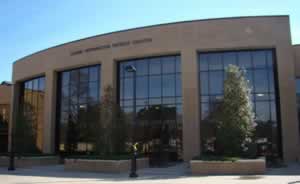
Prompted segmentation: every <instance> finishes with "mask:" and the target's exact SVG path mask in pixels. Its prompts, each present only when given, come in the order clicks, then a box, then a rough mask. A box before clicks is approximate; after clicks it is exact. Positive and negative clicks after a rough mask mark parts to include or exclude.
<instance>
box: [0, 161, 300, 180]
mask: <svg viewBox="0 0 300 184" xmlns="http://www.w3.org/2000/svg"><path fill="white" fill-rule="evenodd" d="M138 174H139V178H137V179H130V178H128V174H127V173H124V174H103V173H86V172H66V171H64V170H63V166H61V165H59V166H47V167H35V168H31V169H17V170H16V171H13V172H9V171H7V169H6V168H0V183H1V184H74V183H75V184H77V183H78V184H81V183H86V184H113V183H124V184H132V183H137V184H143V183H163V184H164V183H170V184H193V183H195V184H196V183H197V184H202V183H203V184H215V183H225V184H227V183H228V184H240V183H246V184H248V183H249V184H252V183H253V184H254V183H255V184H259V183H262V184H269V183H270V184H276V183H280V184H281V183H287V184H296V183H299V184H300V164H298V163H295V164H291V165H289V167H286V168H278V169H269V170H268V172H267V174H266V175H263V176H198V177H193V176H190V174H189V172H188V165H187V164H179V165H176V166H173V167H168V168H148V169H143V170H140V171H139V172H138Z"/></svg>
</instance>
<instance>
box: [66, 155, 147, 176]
mask: <svg viewBox="0 0 300 184" xmlns="http://www.w3.org/2000/svg"><path fill="white" fill-rule="evenodd" d="M130 166H131V160H88V159H65V164H64V169H65V170H66V171H87V172H108V173H122V172H129V171H130V168H131V167H130ZM147 167H149V159H148V158H138V159H137V169H142V168H147Z"/></svg>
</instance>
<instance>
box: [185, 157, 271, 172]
mask: <svg viewBox="0 0 300 184" xmlns="http://www.w3.org/2000/svg"><path fill="white" fill-rule="evenodd" d="M190 165H191V173H192V175H216V174H238V175H247V174H264V173H265V171H266V161H265V159H264V158H259V159H241V160H237V161H233V162H232V161H202V160H191V161H190Z"/></svg>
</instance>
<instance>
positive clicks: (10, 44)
mask: <svg viewBox="0 0 300 184" xmlns="http://www.w3.org/2000/svg"><path fill="white" fill-rule="evenodd" d="M256 15H289V16H290V21H291V33H292V43H293V44H300V0H284V1H283V0H251V1H249V0H248V1H244V0H56V1H55V0H0V82H1V81H10V80H11V76H12V64H13V62H14V61H16V60H18V59H20V58H22V57H24V56H26V55H29V54H32V53H35V52H37V51H40V50H43V49H46V48H49V47H52V46H55V45H59V44H62V43H66V42H70V41H73V40H78V39H81V38H85V37H89V36H94V35H97V34H102V33H107V32H112V31H118V30H123V29H129V28H135V27H141V26H148V25H154V24H161V23H169V22H177V21H185V20H194V19H207V18H220V17H234V16H256Z"/></svg>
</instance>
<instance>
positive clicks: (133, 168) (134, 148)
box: [125, 65, 138, 178]
mask: <svg viewBox="0 0 300 184" xmlns="http://www.w3.org/2000/svg"><path fill="white" fill-rule="evenodd" d="M125 70H126V72H129V73H133V130H135V128H136V68H135V67H134V66H133V65H128V66H126V67H125ZM131 136H132V159H131V170H130V174H129V177H130V178H136V177H138V174H137V173H136V157H137V144H136V143H135V136H134V135H133V134H132V135H131Z"/></svg>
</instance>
